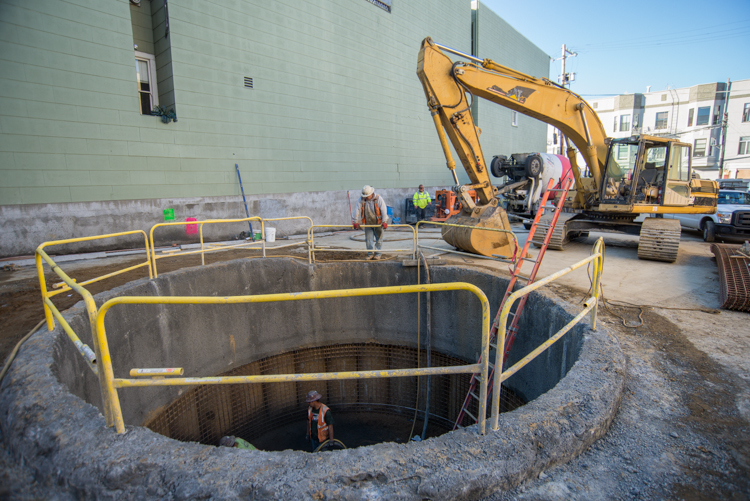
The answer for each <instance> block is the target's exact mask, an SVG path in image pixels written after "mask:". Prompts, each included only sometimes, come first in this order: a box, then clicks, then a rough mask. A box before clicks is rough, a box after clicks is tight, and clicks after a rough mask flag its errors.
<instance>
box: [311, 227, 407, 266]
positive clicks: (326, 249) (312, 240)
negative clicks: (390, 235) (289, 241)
mask: <svg viewBox="0 0 750 501" xmlns="http://www.w3.org/2000/svg"><path fill="white" fill-rule="evenodd" d="M359 227H360V228H380V225H379V224H360V225H359ZM315 228H345V229H351V228H352V225H351V224H314V225H311V226H310V228H308V230H307V245H308V252H307V254H308V257H307V261H308V263H312V262H313V261H315V251H316V250H317V251H326V252H357V251H356V250H355V249H328V248H321V247H315V241H314V238H315V231H314V229H315ZM388 228H408V229H409V230H410V231H411V232H412V242H413V244H412V248H411V249H381V250H378V251H377V252H378V253H381V254H392V253H395V252H409V253H411V255H412V256H414V257H416V255H417V232H416V230H415V228H414V227H412V226H411V225H409V224H389V225H388ZM383 238H385V233H384V234H383ZM382 241H383V240H381V242H382ZM368 252H376V251H375V250H374V249H373V250H372V251H368Z"/></svg>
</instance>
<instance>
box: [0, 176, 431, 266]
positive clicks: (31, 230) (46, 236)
mask: <svg viewBox="0 0 750 501" xmlns="http://www.w3.org/2000/svg"><path fill="white" fill-rule="evenodd" d="M375 188H376V193H378V194H379V195H381V196H383V197H384V199H385V201H386V204H387V205H388V206H389V207H393V209H394V216H395V217H400V218H401V219H402V221H403V218H404V215H403V211H404V201H405V199H406V198H411V197H412V196H413V195H414V191H415V190H416V186H415V187H414V188H405V189H395V188H394V189H379V188H378V187H377V186H376V187H375ZM444 188H445V187H444V186H431V187H428V188H427V189H428V191H429V192H430V193H433V194H434V193H435V190H437V189H444ZM360 193H361V192H360V190H351V191H344V190H341V191H318V192H301V193H284V194H275V195H247V207H248V211H249V213H250V216H258V217H263V218H281V217H295V216H307V217H310V218H312V220H313V222H314V223H315V224H351V218H350V216H349V214H350V212H349V211H350V209H349V201H350V200H351V210H354V209H355V207H356V204H357V201H358V200H359V196H360ZM165 209H174V214H175V219H174V221H185V220H186V218H188V217H194V218H196V219H197V220H199V221H205V220H207V219H238V218H244V217H246V216H245V206H244V204H243V201H242V197H241V196H239V195H238V196H232V197H200V198H175V199H150V200H119V201H107V202H81V203H67V204H28V205H0V232H2V234H3V238H2V239H1V240H0V257H8V256H22V255H31V254H33V253H34V249H36V247H37V246H38V245H39V244H41V243H42V242H46V241H50V240H61V239H68V238H78V237H87V236H92V235H105V234H108V233H117V232H122V231H131V230H143V231H145V232H146V233H148V232H149V230H150V229H151V227H153V226H154V225H155V224H158V223H163V222H165V220H164V210H165ZM166 222H170V221H166ZM272 224H273V226H274V227H276V228H277V236H285V235H293V234H304V233H306V232H307V228H308V227H309V222H303V221H283V222H274V223H272ZM254 229H256V230H259V227H258V226H257V223H255V225H254ZM241 231H248V225H247V223H229V224H220V225H206V226H205V227H204V231H203V234H204V238H205V239H206V240H207V241H224V240H231V239H233V238H234V237H236V236H237V235H238V234H239V233H240V232H241ZM197 242H199V239H198V235H197V234H193V235H188V234H187V232H186V228H185V227H184V226H179V227H164V228H159V229H157V230H155V232H154V243H155V245H156V246H159V245H172V244H173V243H180V244H186V243H197ZM143 246H144V242H143V238H142V237H140V236H137V235H134V236H128V237H118V238H114V239H107V240H97V241H92V242H83V243H78V244H69V245H62V246H59V247H58V246H56V247H52V248H50V250H49V252H50V253H52V254H72V253H79V252H97V251H102V250H111V249H126V248H143Z"/></svg>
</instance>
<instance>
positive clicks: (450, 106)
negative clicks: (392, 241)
mask: <svg viewBox="0 0 750 501" xmlns="http://www.w3.org/2000/svg"><path fill="white" fill-rule="evenodd" d="M446 52H447V53H451V54H454V55H456V56H459V58H461V59H463V60H458V61H455V62H454V61H453V60H452V59H451V58H450V57H448V56H447V55H446V54H445V53H446ZM417 75H418V77H419V80H420V81H421V82H422V87H423V88H424V92H425V96H426V97H427V106H428V108H429V110H430V114H431V115H432V119H433V121H434V123H435V128H436V129H437V133H438V138H439V140H440V144H441V147H442V150H443V153H444V155H445V158H446V161H447V166H448V169H450V171H451V173H452V174H453V180H454V182H455V187H454V188H453V190H454V191H455V192H456V195H457V196H458V197H459V199H460V200H461V204H462V206H463V209H462V212H461V213H459V214H455V215H453V216H451V218H449V219H448V221H447V223H450V224H454V225H462V226H469V227H470V228H466V227H460V228H459V227H453V226H445V227H443V229H442V237H443V240H445V241H446V242H447V243H449V244H450V245H452V246H454V247H456V248H458V249H461V250H464V251H467V252H471V253H475V254H480V255H483V256H498V255H502V256H509V255H511V254H513V253H514V252H515V249H514V248H513V246H514V244H513V242H512V241H511V240H510V238H509V237H508V235H507V233H504V232H497V231H486V230H482V229H481V228H495V229H502V230H510V223H509V219H508V213H507V212H506V210H505V208H504V207H508V206H509V204H508V200H511V201H512V200H516V201H517V200H518V199H519V198H523V197H524V196H538V194H539V193H540V192H541V190H542V189H543V187H544V186H545V183H544V182H542V181H543V180H544V179H548V178H550V176H551V175H552V176H553V177H554V176H555V175H557V173H553V174H550V170H549V169H548V168H547V167H546V166H547V165H552V163H553V162H545V161H544V158H543V154H529V155H520V156H517V155H512V156H511V158H510V159H508V158H506V157H495V158H494V159H493V160H492V161H491V163H490V165H488V164H487V162H486V160H485V157H484V153H483V152H482V148H481V145H480V142H479V135H480V134H481V130H480V129H479V128H478V127H477V126H476V124H475V122H474V118H473V116H472V113H471V107H472V102H473V99H474V98H475V97H480V98H483V99H486V100H488V101H491V102H493V103H496V104H498V105H500V106H504V107H506V108H509V109H511V110H514V111H516V112H518V113H522V114H524V115H527V116H530V117H532V118H535V119H537V120H540V121H542V122H544V123H547V124H550V125H552V126H554V127H556V128H557V129H558V130H560V132H561V133H562V134H563V135H564V137H565V144H566V146H567V150H566V156H567V159H566V158H565V157H562V159H564V160H567V162H566V164H568V163H569V173H572V177H573V179H574V180H575V184H574V189H571V190H570V192H569V194H568V198H567V199H566V202H565V210H566V213H565V214H561V216H565V217H560V219H559V220H558V223H557V225H556V226H555V229H554V231H553V234H552V236H551V240H550V243H549V248H552V249H558V250H562V249H563V247H564V245H565V244H566V243H567V242H568V241H570V240H571V239H572V238H576V237H578V236H585V235H587V234H588V231H590V230H591V231H606V232H617V233H627V234H632V235H639V237H640V238H639V245H638V257H639V258H641V259H650V260H656V261H665V262H674V261H675V260H676V259H677V252H678V248H679V242H680V223H679V221H678V220H677V219H669V218H664V217H663V216H664V214H686V213H688V214H712V213H715V212H716V203H717V200H718V192H719V188H718V184H717V183H716V182H715V181H708V180H702V179H694V178H693V176H692V171H691V163H690V162H691V158H692V155H691V145H690V144H686V143H682V142H680V141H678V140H676V139H671V138H666V137H659V136H652V135H636V136H632V137H629V138H618V139H611V138H608V137H607V135H606V134H605V132H604V126H603V125H602V123H601V121H600V120H599V117H598V116H597V114H596V112H594V110H593V109H592V108H591V106H589V104H588V103H586V101H584V100H583V99H582V98H581V97H580V96H578V95H577V94H575V93H573V92H571V91H570V90H569V89H567V88H565V87H562V86H560V85H558V84H556V83H554V82H552V81H550V80H548V79H546V78H535V77H532V76H529V75H526V74H524V73H522V72H520V71H516V70H514V69H512V68H508V67H506V66H503V65H501V64H498V63H495V62H494V61H492V60H490V59H479V58H476V57H474V56H471V55H468V54H464V53H462V52H459V51H457V50H454V49H451V48H450V47H446V46H443V45H440V44H437V43H435V42H434V41H433V40H432V39H430V38H426V39H424V40H423V41H422V45H421V48H420V51H419V60H418V64H417ZM449 141H450V144H452V145H453V148H454V149H455V151H456V153H457V155H458V157H459V159H460V161H461V164H462V165H463V167H464V169H465V170H466V173H467V174H468V176H469V179H470V181H471V182H470V183H469V184H464V185H461V184H460V183H459V181H458V176H457V175H456V170H455V169H456V162H455V161H454V160H453V155H452V153H451V150H450V145H449ZM578 152H580V153H581V155H582V156H583V158H584V160H585V164H586V169H585V170H582V169H581V168H580V167H579V165H578V161H577V154H578ZM490 174H493V176H495V177H503V178H504V179H506V180H507V182H505V183H504V184H503V185H501V186H494V185H493V184H492V182H491V180H490ZM470 190H475V191H476V194H477V197H478V202H477V203H475V202H474V200H472V198H471V197H470V196H468V193H469V191H470ZM521 190H523V191H525V193H526V195H522V196H520V197H519V195H518V194H519V192H520V191H521ZM532 201H533V200H532ZM532 201H527V203H525V204H522V205H523V206H524V210H525V211H529V210H532V211H533V207H531V206H532V204H531V202H532ZM516 205H517V204H516ZM510 206H511V207H512V206H513V204H512V203H511V204H510ZM511 210H512V209H511ZM643 215H646V216H647V217H645V219H643V218H640V219H643V221H642V222H640V219H639V216H643ZM648 216H651V217H648ZM637 220H638V221H637ZM539 233H541V235H540V236H539V238H540V239H543V238H544V232H539Z"/></svg>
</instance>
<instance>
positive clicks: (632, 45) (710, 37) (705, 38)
mask: <svg viewBox="0 0 750 501" xmlns="http://www.w3.org/2000/svg"><path fill="white" fill-rule="evenodd" d="M747 34H750V28H743V30H742V31H739V32H736V33H726V32H724V33H723V34H705V35H702V36H698V37H692V38H685V37H681V38H674V39H671V40H670V39H662V40H655V41H645V40H644V41H636V42H623V43H621V44H619V45H615V44H610V45H605V44H602V45H601V46H590V47H592V48H585V47H586V46H583V47H582V48H580V49H578V51H579V52H581V53H591V52H603V51H613V50H630V49H640V48H648V47H650V48H655V47H659V48H660V47H666V46H675V45H690V44H696V43H701V42H713V41H717V40H727V39H731V38H737V37H742V36H745V35H747Z"/></svg>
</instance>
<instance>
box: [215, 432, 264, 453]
mask: <svg viewBox="0 0 750 501" xmlns="http://www.w3.org/2000/svg"><path fill="white" fill-rule="evenodd" d="M219 445H220V446H222V447H236V448H237V449H247V450H250V451H257V450H258V449H256V448H255V446H254V445H253V444H251V443H250V442H248V441H247V440H242V439H241V438H239V437H234V436H228V437H222V439H221V440H219Z"/></svg>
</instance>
